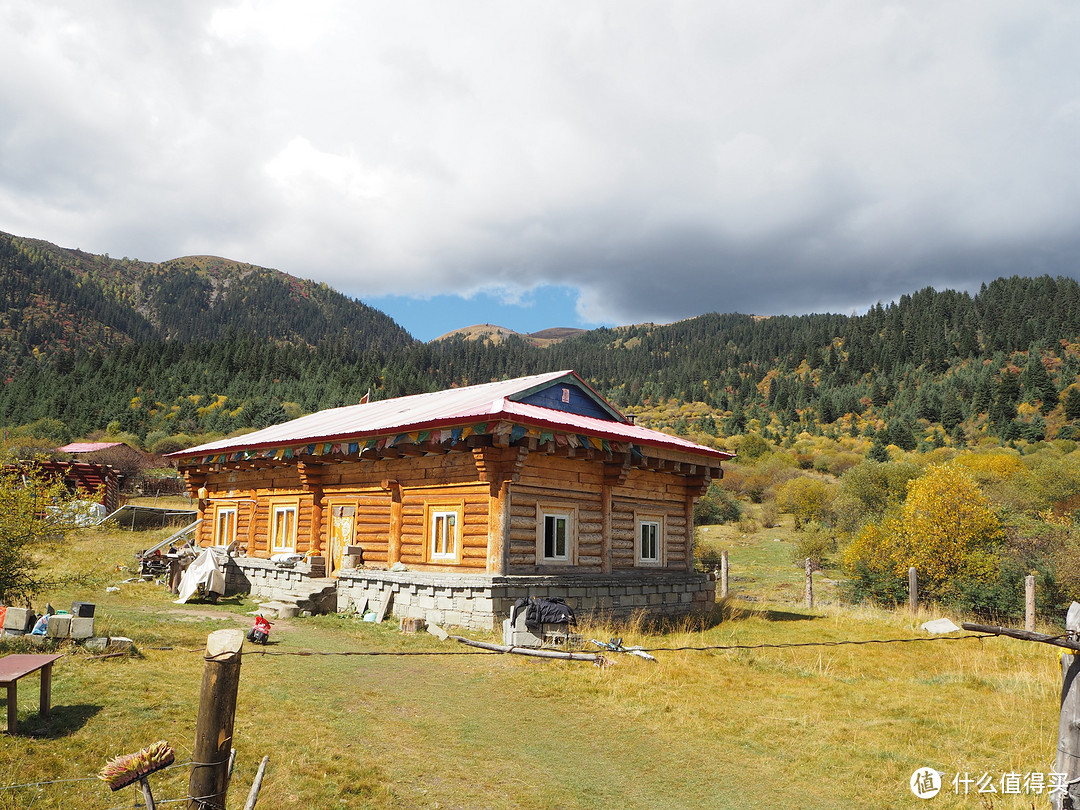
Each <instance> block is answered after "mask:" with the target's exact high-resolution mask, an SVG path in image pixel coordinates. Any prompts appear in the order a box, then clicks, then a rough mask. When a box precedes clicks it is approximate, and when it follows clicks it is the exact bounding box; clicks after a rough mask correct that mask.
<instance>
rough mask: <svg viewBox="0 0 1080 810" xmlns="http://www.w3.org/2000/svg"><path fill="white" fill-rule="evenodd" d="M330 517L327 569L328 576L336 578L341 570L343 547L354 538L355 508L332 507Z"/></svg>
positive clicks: (349, 543) (350, 543) (349, 544)
mask: <svg viewBox="0 0 1080 810" xmlns="http://www.w3.org/2000/svg"><path fill="white" fill-rule="evenodd" d="M330 515H331V517H330V553H329V555H328V558H327V567H328V569H329V570H328V573H329V575H330V576H332V577H336V576H337V575H338V572H339V571H340V570H341V557H342V554H343V553H344V551H345V547H346V546H351V545H352V544H353V538H354V537H355V536H356V507H355V506H334V507H332V508H331V510H330Z"/></svg>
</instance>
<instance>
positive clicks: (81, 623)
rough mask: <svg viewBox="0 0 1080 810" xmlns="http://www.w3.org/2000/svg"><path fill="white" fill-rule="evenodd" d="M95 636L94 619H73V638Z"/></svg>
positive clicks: (73, 617)
mask: <svg viewBox="0 0 1080 810" xmlns="http://www.w3.org/2000/svg"><path fill="white" fill-rule="evenodd" d="M93 635H94V618H93V617H92V616H91V617H89V618H82V617H80V616H72V617H71V637H72V638H78V639H83V638H90V637H91V636H93Z"/></svg>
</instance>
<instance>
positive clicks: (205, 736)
mask: <svg viewBox="0 0 1080 810" xmlns="http://www.w3.org/2000/svg"><path fill="white" fill-rule="evenodd" d="M243 645H244V631H243V630H217V631H215V632H213V633H211V634H210V635H209V636H207V638H206V663H205V664H204V666H203V680H202V691H201V692H200V694H199V716H198V719H197V720H196V722H195V745H194V747H193V749H192V752H191V759H192V761H193V763H194V764H193V765H192V766H191V778H190V779H189V781H188V810H208V808H224V807H225V794H226V793H227V792H228V790H229V752H230V751H231V749H232V747H233V744H232V743H233V720H234V718H235V716H236V691H237V688H238V687H239V685H240V649H241V647H243Z"/></svg>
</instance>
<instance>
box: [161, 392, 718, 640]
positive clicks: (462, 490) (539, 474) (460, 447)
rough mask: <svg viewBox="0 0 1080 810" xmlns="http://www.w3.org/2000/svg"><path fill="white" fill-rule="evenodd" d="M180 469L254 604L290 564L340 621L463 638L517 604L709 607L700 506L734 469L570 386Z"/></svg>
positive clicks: (409, 408) (412, 414) (309, 425)
mask: <svg viewBox="0 0 1080 810" xmlns="http://www.w3.org/2000/svg"><path fill="white" fill-rule="evenodd" d="M172 457H173V458H175V459H176V461H177V466H178V468H179V469H180V471H181V472H182V474H183V475H184V477H185V479H186V480H187V482H188V486H189V488H190V490H191V493H192V496H193V497H198V498H199V509H200V515H201V517H202V518H203V524H202V528H201V533H200V536H199V540H200V542H201V543H202V544H203V545H211V544H219V545H225V544H228V543H231V542H233V541H235V542H236V544H237V547H238V549H239V555H241V558H242V559H240V560H238V565H239V568H240V569H241V573H240V574H239V575H238V576H239V578H240V579H242V580H244V581H246V585H247V586H248V587H251V588H252V590H255V591H262V592H266V593H272V592H273V591H274V588H278V589H280V587H281V585H280V583H276V584H274V585H269V584H268V580H269V579H274V580H280V579H281V577H280V575H279V574H278V571H276V570H274V568H273V567H272V566H273V564H272V563H270V562H268V561H269V560H270V558H272V557H274V556H275V555H280V554H290V553H291V554H296V555H302V556H303V557H304V558H305V560H306V561H308V562H311V561H314V562H315V564H314V566H312V567H311V568H310V572H311V574H312V575H314V574H318V573H321V572H320V570H319V569H320V567H322V568H323V569H324V570H325V574H326V575H327V576H328V577H330V578H336V580H337V582H336V583H335V586H336V594H337V603H338V606H339V607H340V608H342V609H346V608H349V607H358V606H359V605H360V604H361V603H362V602H366V603H368V604H376V603H380V604H381V603H382V602H384V601H385V600H387V599H389V598H393V599H394V612H395V613H398V614H400V615H412V616H420V617H424V618H427V619H428V620H433V621H442V622H445V623H453V624H467V625H476V626H483V627H489V626H491V625H492V624H494V623H496V622H497V621H498V620H499V619H501V617H502V616H504V615H505V614H506V612H508V610H509V605H510V604H512V602H513V600H515V599H516V598H519V597H520V596H523V595H559V596H564V597H566V598H567V600H568V601H569V602H570V603H571V605H572V606H574V607H576V608H578V609H585V610H590V609H595V610H603V611H608V612H611V613H615V614H620V613H628V612H631V611H632V610H636V609H643V610H646V611H648V612H652V613H662V614H672V615H675V614H679V613H687V612H690V611H692V610H705V609H707V608H708V607H709V606H711V603H712V602H713V601H714V600H715V592H714V588H713V584H712V583H711V582H709V581H708V578H707V577H705V576H704V575H701V574H697V573H695V572H694V569H693V531H692V528H693V505H694V501H695V499H696V498H697V497H699V496H700V495H701V494H702V493H703V492H704V490H705V488H706V487H707V486H708V484H709V482H710V481H711V480H713V479H715V478H718V477H720V475H721V474H722V473H721V467H720V463H721V461H722V460H724V459H726V458H730V457H731V456H730V454H728V453H725V452H722V451H719V450H715V449H712V448H708V447H704V446H701V445H698V444H695V443H693V442H689V441H686V440H685V439H681V438H679V437H676V436H670V435H667V434H664V433H660V432H657V431H653V430H649V429H646V428H642V427H639V426H637V425H634V424H633V422H632V421H631V420H630V419H628V418H627V417H626V416H624V415H623V414H621V413H620V412H619V411H618V410H617V409H616V408H614V407H613V406H612V405H611V404H610V403H608V402H607V401H606V400H604V398H603V397H601V396H600V395H599V394H597V393H596V392H595V391H593V390H592V388H590V387H589V385H588V384H586V383H585V382H584V381H583V380H582V379H581V378H580V377H579V376H578V375H577V374H575V373H574V372H572V371H562V372H554V373H549V374H540V375H535V376H531V377H523V378H518V379H513V380H506V381H502V382H495V383H488V384H484V385H476V386H470V387H465V388H455V389H450V390H446V391H441V392H437V393H432V394H420V395H416V396H409V397H401V398H398V399H391V400H383V401H379V402H371V403H366V404H361V405H353V406H348V407H344V408H335V409H331V410H327V411H321V412H319V413H315V414H311V415H309V416H305V417H302V418H300V419H296V420H293V421H291V422H287V423H285V424H282V425H276V426H273V427H270V428H266V429H264V430H261V431H257V432H255V433H250V434H247V435H245V436H240V437H237V438H234V439H224V440H222V441H218V442H213V443H210V444H206V445H202V446H200V447H194V448H190V449H188V450H183V451H181V452H178V453H175V454H173V456H172ZM319 562H322V563H323V565H322V566H320V565H319ZM351 563H355V564H354V565H350V564H351ZM401 568H404V569H405V570H403V571H402V570H394V569H401ZM300 571H301V574H302V573H303V571H304V568H303V565H301V567H300ZM271 575H273V576H271ZM290 576H292V575H290ZM298 587H299V586H298ZM390 594H393V597H391V596H390Z"/></svg>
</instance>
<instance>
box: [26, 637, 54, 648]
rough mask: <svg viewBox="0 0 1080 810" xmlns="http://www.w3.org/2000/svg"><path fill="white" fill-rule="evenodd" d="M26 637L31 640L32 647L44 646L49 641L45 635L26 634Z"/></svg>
mask: <svg viewBox="0 0 1080 810" xmlns="http://www.w3.org/2000/svg"><path fill="white" fill-rule="evenodd" d="M24 638H25V639H26V640H27V641H28V642H30V646H31V647H44V646H45V644H46V642H47V641H48V639H47V638H45V636H24Z"/></svg>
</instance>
